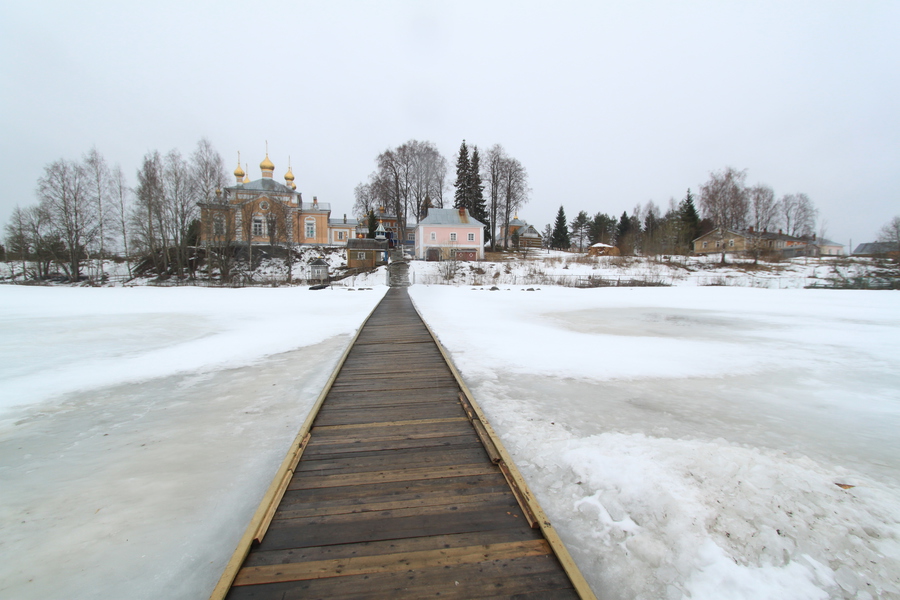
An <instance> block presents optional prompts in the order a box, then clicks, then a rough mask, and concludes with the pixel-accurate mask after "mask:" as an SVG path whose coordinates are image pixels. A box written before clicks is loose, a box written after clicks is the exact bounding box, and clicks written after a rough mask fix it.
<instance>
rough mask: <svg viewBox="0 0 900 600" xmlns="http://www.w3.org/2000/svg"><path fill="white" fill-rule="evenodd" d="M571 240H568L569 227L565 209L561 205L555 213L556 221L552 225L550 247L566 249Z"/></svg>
mask: <svg viewBox="0 0 900 600" xmlns="http://www.w3.org/2000/svg"><path fill="white" fill-rule="evenodd" d="M571 245H572V242H571V241H569V227H568V225H567V223H566V211H565V210H563V207H562V206H560V207H559V212H558V213H556V223H554V225H553V238H552V239H551V240H550V247H551V248H557V249H559V250H568V249H569V246H571Z"/></svg>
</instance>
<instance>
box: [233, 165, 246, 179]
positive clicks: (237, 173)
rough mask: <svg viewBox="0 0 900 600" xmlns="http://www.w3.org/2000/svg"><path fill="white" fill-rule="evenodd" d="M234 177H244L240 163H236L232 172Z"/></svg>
mask: <svg viewBox="0 0 900 600" xmlns="http://www.w3.org/2000/svg"><path fill="white" fill-rule="evenodd" d="M234 176H235V177H243V176H244V170H243V169H242V168H241V163H238V166H237V169H235V170H234Z"/></svg>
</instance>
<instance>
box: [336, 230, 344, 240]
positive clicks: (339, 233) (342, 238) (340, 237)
mask: <svg viewBox="0 0 900 600" xmlns="http://www.w3.org/2000/svg"><path fill="white" fill-rule="evenodd" d="M337 239H338V241H339V242H341V241H343V240H344V232H343V231H338V232H337Z"/></svg>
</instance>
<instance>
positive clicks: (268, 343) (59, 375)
mask: <svg viewBox="0 0 900 600" xmlns="http://www.w3.org/2000/svg"><path fill="white" fill-rule="evenodd" d="M506 287H509V286H506ZM384 291H385V288H383V287H376V289H374V290H370V291H359V290H356V291H353V292H349V291H347V290H337V289H336V290H323V291H318V292H311V291H308V290H301V289H297V288H293V289H284V288H282V289H248V290H220V289H185V288H181V289H142V288H135V289H120V288H117V289H108V288H107V289H81V288H56V289H48V288H25V287H9V286H0V309H2V310H0V359H2V360H0V533H2V535H0V554H2V555H3V556H4V561H2V562H0V597H11V598H25V599H28V598H41V599H46V598H59V599H64V598H65V599H68V598H160V597H165V598H184V599H188V598H205V597H206V596H208V594H209V592H210V590H211V589H212V586H213V585H214V584H215V581H216V580H217V579H218V577H219V574H220V573H221V571H222V568H223V567H224V564H225V562H226V561H227V560H228V558H229V557H230V555H231V552H232V551H233V549H234V547H235V545H236V543H237V540H238V538H239V537H240V535H241V534H242V532H243V529H244V526H245V525H246V523H247V522H248V520H249V518H250V516H251V514H252V513H253V511H254V509H255V507H256V505H257V504H258V502H259V499H260V498H261V496H262V494H263V493H264V491H265V489H266V487H267V486H268V484H269V482H270V481H271V477H272V475H273V474H274V472H275V470H276V469H277V467H278V465H279V463H280V461H281V459H282V458H283V456H284V453H285V451H286V450H287V447H288V446H289V445H290V442H291V441H292V440H293V438H294V436H295V434H296V432H297V430H298V428H299V427H300V425H301V423H302V422H303V420H304V419H305V417H306V414H307V411H308V410H309V407H310V406H311V405H312V403H313V402H314V400H315V398H316V397H317V396H318V394H319V392H320V390H321V388H322V386H323V385H324V383H325V381H326V379H327V377H328V375H329V374H330V373H331V370H332V369H333V367H334V364H335V363H336V361H337V360H338V358H339V356H340V355H341V353H342V352H343V350H344V348H345V347H346V345H347V343H349V340H350V339H351V336H352V334H353V333H354V331H355V330H356V328H357V327H358V326H359V324H360V323H361V322H362V321H363V319H364V318H365V316H366V315H367V314H368V313H369V311H371V309H372V308H373V307H374V306H375V304H376V303H377V302H378V300H379V299H380V298H381V296H382V295H383V293H384ZM410 293H411V295H412V297H413V299H414V301H415V302H416V304H417V306H418V307H419V309H420V310H421V311H422V313H423V315H424V317H425V318H426V320H427V321H428V323H429V325H431V326H432V327H433V328H434V329H435V331H436V332H437V333H438V335H439V336H440V338H441V340H442V342H443V343H444V344H445V345H446V346H447V347H448V349H449V350H450V351H451V353H452V355H453V358H454V361H455V362H456V363H457V365H458V366H459V367H460V369H461V370H462V372H463V374H464V376H465V377H466V380H467V381H468V382H469V384H470V387H471V388H472V389H473V391H474V393H475V395H476V398H477V399H478V401H479V402H480V403H481V404H482V406H483V407H484V409H485V411H486V412H487V414H488V416H489V418H490V420H491V423H492V425H493V426H494V428H495V429H496V430H497V431H498V432H499V433H500V434H501V436H502V437H503V440H504V443H505V444H506V445H507V447H508V448H509V449H510V451H511V452H512V454H513V456H514V457H515V458H516V461H517V464H518V465H519V467H520V469H521V470H522V471H523V473H524V474H525V476H526V477H527V478H528V480H529V483H530V485H531V486H532V487H533V489H534V491H535V493H536V494H537V495H538V497H539V499H540V500H541V503H542V505H543V507H544V509H545V510H546V512H547V513H548V514H549V515H550V517H551V519H552V520H553V521H554V524H555V525H556V527H557V529H558V530H559V531H560V533H561V535H562V536H563V538H564V540H565V541H566V542H567V544H568V546H569V548H570V550H571V552H572V554H573V555H574V556H575V558H576V560H577V561H578V563H579V566H580V567H581V569H582V571H583V572H584V574H585V575H586V577H587V578H588V580H589V581H590V582H591V584H592V585H593V586H594V587H595V589H596V590H597V591H598V594H599V595H601V596H602V597H608V598H623V599H624V598H645V599H656V598H694V599H696V598H710V599H712V598H716V599H721V598H741V599H751V598H752V599H758V598H790V599H802V598H900V576H898V573H900V468H898V467H900V465H898V458H900V446H898V443H900V442H898V439H900V434H898V432H900V376H898V373H900V302H898V300H897V296H896V293H893V292H846V291H816V290H783V291H776V290H772V291H769V290H754V289H746V288H702V287H701V288H697V287H693V286H691V287H683V288H642V289H626V288H616V289H593V290H578V289H563V288H545V289H542V290H540V291H535V292H526V291H519V290H518V289H517V288H516V289H513V290H510V291H505V290H504V291H497V292H489V291H485V290H472V289H470V288H453V287H445V286H434V287H427V286H413V288H411V290H410ZM836 484H842V485H843V486H854V487H847V488H843V487H839V486H838V485H836Z"/></svg>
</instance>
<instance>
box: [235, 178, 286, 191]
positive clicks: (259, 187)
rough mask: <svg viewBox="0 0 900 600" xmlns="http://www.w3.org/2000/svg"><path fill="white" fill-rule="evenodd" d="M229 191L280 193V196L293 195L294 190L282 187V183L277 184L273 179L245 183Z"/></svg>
mask: <svg viewBox="0 0 900 600" xmlns="http://www.w3.org/2000/svg"><path fill="white" fill-rule="evenodd" d="M229 189H233V190H245V191H248V192H281V193H282V194H293V193H294V190H292V189H291V188H289V187H288V186H286V185H284V184H283V183H278V182H277V181H275V180H274V179H268V178H263V179H257V180H256V181H251V182H249V183H245V184H244V185H236V186H232V187H231V188H229Z"/></svg>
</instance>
